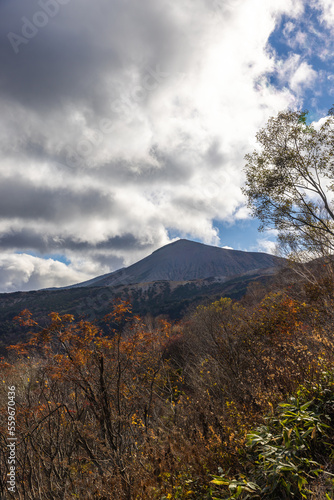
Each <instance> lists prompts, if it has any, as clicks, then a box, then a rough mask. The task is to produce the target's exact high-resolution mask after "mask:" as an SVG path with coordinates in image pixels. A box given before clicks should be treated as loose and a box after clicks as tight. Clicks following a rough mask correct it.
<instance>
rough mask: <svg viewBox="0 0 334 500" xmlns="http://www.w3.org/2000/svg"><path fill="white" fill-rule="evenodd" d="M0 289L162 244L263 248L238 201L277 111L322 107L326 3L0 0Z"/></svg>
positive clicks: (327, 66)
mask: <svg viewBox="0 0 334 500" xmlns="http://www.w3.org/2000/svg"><path fill="white" fill-rule="evenodd" d="M0 35H1V36H0V292H12V291H17V290H33V289H39V288H46V287H54V286H56V287H58V286H65V285H69V284H73V283H78V282H81V281H84V280H87V279H90V278H93V277H95V276H98V275H101V274H105V273H108V272H111V271H114V270H116V269H119V268H121V267H124V266H128V265H130V264H132V263H134V262H136V261H138V260H139V259H141V258H143V257H145V256H146V255H149V254H150V253H151V252H153V251H154V250H156V249H157V248H159V247H161V246H163V245H166V244H168V243H170V242H171V241H174V240H175V239H177V238H188V239H191V240H194V241H200V242H203V243H206V244H211V245H216V246H221V247H230V248H234V249H238V250H248V251H266V252H273V251H274V247H275V235H274V234H273V233H258V231H257V227H258V225H259V224H258V223H257V221H256V220H253V219H252V218H251V217H250V213H249V211H248V209H247V207H246V200H245V198H244V197H243V194H242V192H241V189H240V188H241V186H242V185H243V183H244V180H245V175H244V171H243V169H244V165H245V160H244V156H245V154H246V153H248V152H251V151H252V150H253V149H254V148H255V147H256V141H255V135H256V132H257V131H258V130H259V129H260V128H261V127H263V126H265V124H266V122H267V120H268V119H269V117H271V116H274V115H276V114H277V113H278V112H279V111H281V110H284V109H287V108H290V109H308V110H309V116H310V118H311V119H312V120H314V121H317V120H319V119H320V118H321V117H323V116H325V115H326V114H327V111H328V109H329V108H330V107H331V106H332V105H333V102H334V88H333V83H334V72H333V61H334V36H333V35H334V4H333V3H332V1H331V0H319V1H315V0H305V1H302V0H279V1H277V0H266V1H265V2H264V1H263V0H178V1H177V2H176V1H175V0H94V2H92V1H91V0H31V1H29V2H27V1H26V0H0Z"/></svg>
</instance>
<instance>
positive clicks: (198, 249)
mask: <svg viewBox="0 0 334 500" xmlns="http://www.w3.org/2000/svg"><path fill="white" fill-rule="evenodd" d="M281 262H282V259H280V258H278V257H275V256H274V255H269V254H266V253H258V252H242V251H239V250H228V249H225V248H219V247H213V246H209V245H204V244H203V243H196V242H194V241H189V240H184V239H181V240H178V241H176V242H174V243H170V244H169V245H166V246H164V247H162V248H159V250H156V251H155V252H153V253H152V254H151V255H149V256H148V257H145V258H144V259H142V260H140V261H139V262H136V263H135V264H133V265H131V266H129V267H127V268H123V269H120V270H118V271H115V272H113V273H110V274H105V275H103V276H98V277H97V278H94V279H92V280H89V281H86V282H84V283H78V284H77V285H73V286H72V287H67V288H73V287H75V288H77V287H86V286H94V287H97V286H115V285H130V284H134V283H148V282H152V281H161V280H166V281H189V280H197V279H205V278H211V277H220V278H225V279H227V278H230V277H232V276H237V275H241V274H245V273H248V272H254V271H257V270H261V269H265V268H269V267H276V266H278V265H279V264H280V263H281Z"/></svg>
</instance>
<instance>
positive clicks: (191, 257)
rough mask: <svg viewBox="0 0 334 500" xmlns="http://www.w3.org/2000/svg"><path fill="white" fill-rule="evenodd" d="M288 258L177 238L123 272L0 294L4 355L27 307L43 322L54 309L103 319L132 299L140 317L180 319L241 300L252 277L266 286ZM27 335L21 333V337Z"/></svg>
mask: <svg viewBox="0 0 334 500" xmlns="http://www.w3.org/2000/svg"><path fill="white" fill-rule="evenodd" d="M283 262H284V259H280V258H278V257H275V256H273V255H269V254H265V253H255V252H241V251H237V250H227V249H225V248H219V247H213V246H209V245H204V244H202V243H196V242H193V241H188V240H178V241H176V242H174V243H171V244H169V245H166V246H164V247H162V248H160V249H159V250H156V251H155V252H153V253H152V254H151V255H149V256H148V257H145V258H144V259H142V260H140V261H139V262H137V263H135V264H133V265H132V266H129V267H127V268H124V269H120V270H119V271H115V272H113V273H110V274H105V275H104V276H98V277H97V278H94V279H92V280H90V281H86V282H84V283H78V284H77V285H73V286H70V287H65V288H58V289H48V290H38V291H32V292H15V293H4V294H0V355H1V354H2V353H3V352H5V349H4V346H6V345H8V344H14V343H16V342H17V341H18V340H19V339H20V338H21V337H22V336H24V335H25V329H21V330H20V328H18V326H17V324H14V323H13V318H14V316H17V315H18V314H19V313H20V312H21V311H22V310H24V309H28V310H30V311H31V313H32V314H33V317H34V319H35V320H37V321H38V322H39V323H40V324H41V325H45V324H47V322H48V315H49V314H50V312H52V311H56V312H58V313H60V314H73V315H74V316H75V317H76V318H84V319H87V320H89V321H97V322H99V321H100V320H101V319H102V318H103V317H104V316H105V315H106V314H107V313H108V312H110V308H111V303H112V302H113V301H114V300H115V299H123V300H130V302H131V304H132V307H133V312H134V313H136V314H139V315H141V316H145V315H146V314H151V315H152V316H158V315H165V316H168V317H169V318H170V319H175V320H178V319H181V318H182V317H183V316H184V315H185V314H186V313H187V311H188V310H189V308H194V307H196V306H197V305H199V304H205V303H210V302H212V301H214V300H217V299H219V298H220V297H231V298H232V299H240V298H241V297H242V296H243V295H245V293H246V291H247V287H248V286H249V285H250V284H251V283H253V282H260V283H262V284H263V285H265V286H267V284H268V283H269V282H270V280H271V278H272V276H273V274H274V273H275V272H276V270H277V269H278V268H279V266H280V265H281V264H282V263H283ZM22 338H23V337H22Z"/></svg>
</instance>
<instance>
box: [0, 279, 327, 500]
mask: <svg viewBox="0 0 334 500" xmlns="http://www.w3.org/2000/svg"><path fill="white" fill-rule="evenodd" d="M332 293H333V289H332V282H331V281H329V280H328V276H325V275H324V277H323V279H322V280H318V282H317V283H314V284H312V285H311V284H310V283H309V282H304V283H302V282H299V284H298V286H292V285H291V284H290V285H289V286H288V288H285V289H282V290H281V291H280V292H277V293H270V294H267V295H266V296H265V298H262V299H261V298H260V296H261V293H260V292H259V291H257V290H252V292H251V293H249V294H248V296H247V297H246V298H245V299H244V300H243V301H241V302H233V301H232V300H231V299H228V298H223V299H221V300H218V301H216V302H213V303H212V304H211V305H208V306H200V307H199V308H198V309H197V310H196V311H195V312H194V313H193V314H192V315H191V317H189V318H188V320H187V321H186V322H179V323H176V324H170V323H168V322H166V321H158V320H156V321H154V320H152V321H151V323H150V324H147V323H146V324H145V322H143V320H142V319H140V318H139V317H138V316H134V315H133V314H132V313H131V307H130V305H129V304H128V303H124V302H119V303H116V304H115V305H114V308H113V310H112V311H111V312H110V313H109V314H108V315H107V316H106V317H105V328H106V329H107V333H103V332H102V330H101V329H100V328H98V327H97V326H96V325H94V324H93V323H90V322H85V321H79V322H77V321H76V320H75V319H74V317H73V316H71V315H65V316H59V315H58V314H57V313H53V314H52V315H51V317H50V324H49V326H48V327H47V328H39V327H38V324H36V323H35V321H34V318H33V317H31V315H30V314H29V312H28V311H25V312H24V313H22V315H21V316H20V317H19V318H18V321H19V322H21V323H22V324H25V325H26V326H28V328H29V329H30V330H31V334H30V336H29V337H28V340H27V341H26V342H24V343H21V344H19V345H15V346H12V348H11V349H10V354H9V357H8V358H6V359H2V360H1V372H2V375H3V383H2V386H1V408H2V411H1V436H2V440H1V453H2V462H3V463H4V464H7V459H6V457H7V450H8V448H7V446H6V443H7V441H6V429H7V413H6V404H7V392H8V386H14V387H15V398H16V414H15V418H16V435H17V438H18V441H17V446H16V484H17V495H18V496H17V497H15V498H31V499H36V498H52V499H58V498H59V499H61V498H66V499H67V498H73V497H74V498H87V499H88V498H92V499H93V498H94V499H95V498H100V499H109V498H117V499H122V498H124V499H132V498H133V499H155V498H156V499H161V500H162V499H166V498H175V499H177V498H180V499H183V498H184V499H185V498H193V499H205V498H207V499H213V498H237V497H239V498H280V499H289V498H300V499H301V498H319V499H320V498H324V499H325V498H332V492H333V486H334V483H333V480H332V477H333V476H332V473H334V470H333V463H332V460H331V457H332V453H333V446H334V440H333V437H334V435H333V431H332V429H333V418H334V411H333V402H334V385H333V373H332V363H333V355H334V344H333V339H332V330H333V320H334V318H333V314H332V310H333V308H332V304H333V299H332ZM105 331H106V330H105ZM278 405H280V406H278ZM266 415H269V420H265V416H266ZM7 472H8V465H6V466H5V468H3V469H2V476H1V488H2V492H4V491H5V490H6V474H7ZM311 492H312V494H311ZM247 495H248V496H247ZM310 495H311V496H310ZM326 495H327V496H326Z"/></svg>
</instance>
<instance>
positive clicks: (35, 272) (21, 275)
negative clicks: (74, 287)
mask: <svg viewBox="0 0 334 500" xmlns="http://www.w3.org/2000/svg"><path fill="white" fill-rule="evenodd" d="M90 277H91V275H89V274H86V273H85V272H80V271H78V270H76V269H73V268H72V267H71V266H67V265H66V264H64V263H62V262H58V261H55V260H53V259H41V258H38V257H34V256H31V255H27V254H6V253H3V254H1V255H0V289H1V291H2V292H14V291H17V290H21V291H25V290H36V289H39V288H49V287H54V286H65V285H70V284H72V283H76V282H80V281H84V280H86V279H89V278H90Z"/></svg>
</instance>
